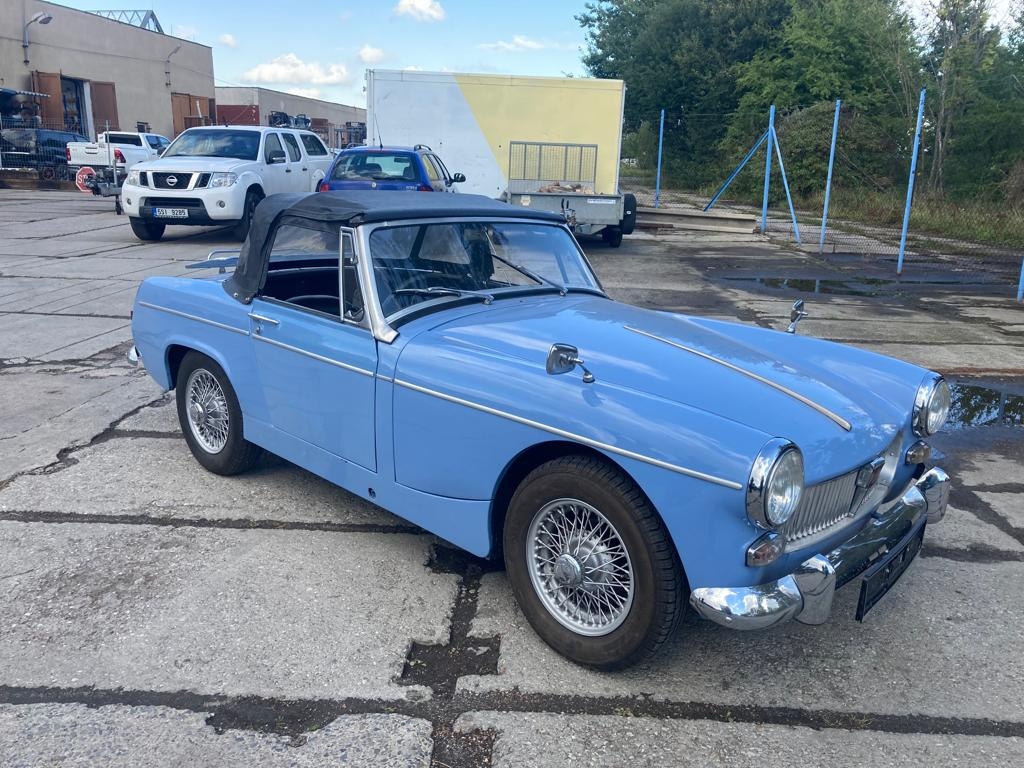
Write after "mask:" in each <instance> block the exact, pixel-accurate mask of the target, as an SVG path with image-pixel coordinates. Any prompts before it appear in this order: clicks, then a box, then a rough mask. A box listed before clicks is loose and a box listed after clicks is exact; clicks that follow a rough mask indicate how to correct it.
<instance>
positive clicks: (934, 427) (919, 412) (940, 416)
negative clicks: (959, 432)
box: [910, 374, 952, 437]
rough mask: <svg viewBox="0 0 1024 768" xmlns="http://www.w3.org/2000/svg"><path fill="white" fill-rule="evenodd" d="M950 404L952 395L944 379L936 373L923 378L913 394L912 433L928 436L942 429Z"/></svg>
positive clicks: (947, 416) (918, 435)
mask: <svg viewBox="0 0 1024 768" xmlns="http://www.w3.org/2000/svg"><path fill="white" fill-rule="evenodd" d="M951 405H952V395H951V393H950V390H949V384H947V383H946V380H945V379H944V378H942V376H939V375H938V374H931V375H929V376H928V377H927V378H925V380H924V381H922V382H921V386H919V387H918V388H917V394H916V395H915V396H914V410H913V413H912V414H911V418H910V423H911V427H912V429H913V431H914V434H915V435H916V436H917V437H928V436H929V435H934V434H935V433H936V432H938V431H939V430H940V429H942V427H943V426H945V424H946V419H948V418H949V409H950V406H951Z"/></svg>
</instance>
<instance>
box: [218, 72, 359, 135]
mask: <svg viewBox="0 0 1024 768" xmlns="http://www.w3.org/2000/svg"><path fill="white" fill-rule="evenodd" d="M216 95H217V119H218V122H220V123H222V124H223V123H227V124H229V125H284V124H285V123H284V122H275V121H282V120H283V119H284V118H283V116H284V115H286V116H287V117H288V118H289V119H291V120H292V121H293V124H294V118H295V117H296V116H298V115H305V116H306V117H307V118H308V119H309V121H310V124H309V126H307V127H309V128H310V129H311V130H313V131H314V132H316V133H318V134H319V135H320V136H321V138H323V140H324V141H325V142H326V143H327V144H328V146H331V147H344V146H346V145H348V144H362V143H363V139H365V138H366V110H365V109H363V108H362V107H351V106H349V105H347V104H338V103H336V102H333V101H323V100H321V99H311V98H308V97H306V96H296V95H295V94H292V93H284V92H282V91H275V90H271V89H270V88H243V87H218V88H217V89H216ZM296 127H300V126H298V125H297V126H296Z"/></svg>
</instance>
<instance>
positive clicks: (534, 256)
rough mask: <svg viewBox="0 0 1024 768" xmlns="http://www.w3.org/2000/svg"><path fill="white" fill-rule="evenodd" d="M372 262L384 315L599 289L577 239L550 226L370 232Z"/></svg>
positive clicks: (453, 225)
mask: <svg viewBox="0 0 1024 768" xmlns="http://www.w3.org/2000/svg"><path fill="white" fill-rule="evenodd" d="M370 258H371V260H372V262H373V271H374V277H375V279H376V283H377V295H378V297H379V299H380V303H381V309H382V311H383V312H384V315H385V317H390V316H392V315H395V314H398V313H399V312H402V311H403V310H405V309H407V308H409V307H411V306H414V305H416V304H419V303H422V302H426V301H438V300H451V299H454V298H459V297H464V296H473V297H476V298H478V299H480V300H484V301H490V300H492V299H493V298H497V297H499V296H500V295H501V294H502V292H516V291H515V290H514V289H523V288H541V289H547V290H551V289H552V288H557V289H559V290H572V289H582V290H590V291H599V290H600V285H599V284H598V282H597V278H595V277H594V274H593V272H591V270H590V266H589V265H588V264H587V262H586V260H585V259H584V257H583V255H582V254H581V253H580V250H579V248H578V247H577V245H576V242H575V241H574V240H573V238H572V236H571V235H570V234H569V233H568V232H567V231H566V230H565V229H564V228H563V227H559V226H555V225H551V224H543V223H536V224H534V223H526V222H508V221H494V222H479V221H473V222H469V221H466V222H446V223H438V224H434V223H431V224H410V225H403V226H395V227H381V228H378V229H375V230H374V231H373V232H372V233H371V234H370Z"/></svg>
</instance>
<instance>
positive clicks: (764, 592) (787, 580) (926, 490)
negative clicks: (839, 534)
mask: <svg viewBox="0 0 1024 768" xmlns="http://www.w3.org/2000/svg"><path fill="white" fill-rule="evenodd" d="M948 501H949V476H948V475H947V474H946V473H945V472H943V471H942V470H941V469H939V468H938V467H936V468H934V469H930V470H928V471H927V472H925V473H924V475H922V476H921V478H920V479H919V480H917V481H916V482H914V483H912V484H911V485H910V486H909V487H908V488H907V490H906V491H904V493H903V495H902V496H900V498H899V499H897V500H896V501H895V502H892V503H891V504H889V505H888V506H886V507H884V508H881V509H879V510H878V511H877V512H875V513H874V514H873V515H872V517H871V519H870V520H869V521H868V522H867V524H866V525H865V526H864V527H863V528H862V529H861V530H860V531H859V532H858V533H857V534H856V535H855V536H853V537H852V538H850V539H848V540H847V541H845V542H843V543H842V544H840V545H839V546H838V547H836V548H835V549H833V550H832V551H831V552H828V553H825V554H820V555H815V556H814V557H812V558H810V559H808V560H805V561H804V562H803V563H802V564H801V565H800V567H799V568H797V569H796V571H794V572H793V573H791V574H789V575H788V576H784V577H782V578H781V579H779V580H778V581H771V582H768V583H767V584H758V585H757V586H753V587H702V588H700V589H695V590H693V592H691V593H690V605H692V606H693V608H694V609H695V610H696V611H697V613H699V614H700V615H701V616H703V617H704V618H705V619H710V620H711V621H713V622H715V623H716V624H721V625H722V626H725V627H731V628H732V629H765V628H767V627H772V626H775V625H776V624H781V623H782V622H784V621H788V620H790V619H796V620H797V621H800V622H803V623H804V624H821V623H823V622H824V621H826V620H827V619H828V617H829V614H830V613H831V612H832V598H833V597H834V595H835V591H836V590H837V589H839V588H840V587H842V586H843V585H844V584H847V583H848V582H850V581H852V580H853V579H855V578H857V576H859V575H860V574H861V573H863V572H864V571H865V570H867V568H868V567H869V566H870V565H871V564H872V563H873V562H874V561H875V560H877V559H878V558H879V557H880V556H882V555H884V554H885V553H886V552H888V551H889V549H890V548H891V547H893V546H895V545H896V544H897V543H899V542H900V540H902V539H903V537H904V536H906V535H907V533H908V532H910V531H911V530H912V529H914V528H915V527H916V525H917V523H918V522H919V521H920V520H921V517H922V516H927V518H928V519H927V523H928V524H933V523H937V522H938V521H939V520H941V519H942V518H943V516H944V515H945V514H946V505H947V503H948Z"/></svg>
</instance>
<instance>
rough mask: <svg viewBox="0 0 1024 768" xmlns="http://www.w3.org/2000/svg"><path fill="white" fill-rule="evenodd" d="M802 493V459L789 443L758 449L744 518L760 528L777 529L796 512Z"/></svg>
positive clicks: (772, 442)
mask: <svg viewBox="0 0 1024 768" xmlns="http://www.w3.org/2000/svg"><path fill="white" fill-rule="evenodd" d="M803 490H804V457H803V454H801V453H800V449H799V448H797V447H796V446H795V445H794V444H793V443H791V442H789V441H788V440H782V439H781V438H774V439H772V440H770V441H768V443H767V444H766V445H765V446H764V448H762V449H761V452H760V453H758V455H757V458H756V459H754V466H753V468H752V469H751V470H750V480H749V481H748V483H747V517H749V518H750V520H751V522H752V523H754V525H757V526H758V527H760V528H769V529H770V528H777V527H778V526H780V525H783V524H784V523H785V522H786V521H787V520H789V518H790V516H791V515H792V514H793V513H794V512H795V511H796V508H797V505H798V504H799V503H800V495H801V494H802V493H803Z"/></svg>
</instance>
